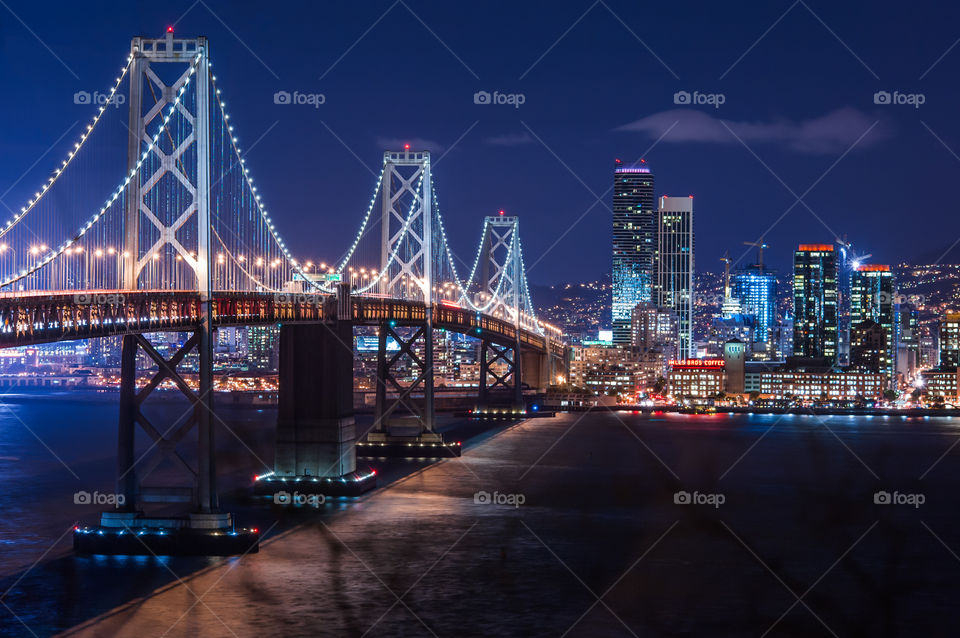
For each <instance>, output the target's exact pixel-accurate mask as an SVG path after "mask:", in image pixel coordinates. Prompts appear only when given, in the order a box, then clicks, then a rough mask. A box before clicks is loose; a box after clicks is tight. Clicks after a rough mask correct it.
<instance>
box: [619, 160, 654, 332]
mask: <svg viewBox="0 0 960 638" xmlns="http://www.w3.org/2000/svg"><path fill="white" fill-rule="evenodd" d="M613 173H614V174H613V177H614V181H613V270H612V283H613V299H612V301H613V303H612V307H613V343H614V344H618V345H630V313H631V312H632V311H633V308H634V306H636V305H637V304H638V303H640V302H641V301H650V300H651V290H652V287H653V284H654V277H655V271H654V258H655V253H656V249H657V214H656V211H655V210H654V197H653V173H651V172H650V168H649V167H647V166H646V163H645V162H644V160H640V164H639V165H636V166H624V165H623V164H622V163H621V162H620V160H617V163H616V167H615V168H614V171H613Z"/></svg>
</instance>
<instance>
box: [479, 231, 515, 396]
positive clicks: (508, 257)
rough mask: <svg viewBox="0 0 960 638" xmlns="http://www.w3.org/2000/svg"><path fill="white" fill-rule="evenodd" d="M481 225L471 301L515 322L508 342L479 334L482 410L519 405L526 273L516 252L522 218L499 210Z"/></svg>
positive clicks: (492, 313) (495, 314) (489, 311)
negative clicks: (477, 270) (476, 288)
mask: <svg viewBox="0 0 960 638" xmlns="http://www.w3.org/2000/svg"><path fill="white" fill-rule="evenodd" d="M483 229H484V230H483V238H482V239H481V244H480V256H479V259H480V280H479V281H480V290H479V292H478V293H477V295H476V299H475V301H474V303H475V304H476V305H477V306H479V307H481V308H482V307H486V306H489V308H488V310H487V313H488V314H491V315H493V316H495V317H499V318H501V319H505V320H508V321H510V322H511V323H513V325H514V328H515V329H516V338H515V339H514V341H513V342H512V343H496V342H494V341H492V340H490V339H488V338H486V337H484V336H481V339H480V387H479V390H480V392H479V394H480V396H479V400H480V406H479V407H480V409H486V408H488V407H490V406H491V405H492V404H501V405H502V404H504V403H507V402H509V403H512V407H514V408H516V409H522V408H523V387H522V385H521V368H522V367H523V366H522V362H523V356H522V351H521V344H520V329H521V327H522V325H521V318H522V311H523V286H524V281H525V280H524V277H525V275H524V272H523V261H522V259H521V254H520V219H519V218H518V217H516V216H505V215H503V214H502V213H501V214H500V215H492V216H488V217H487V218H486V219H485V220H484V224H483ZM498 364H499V365H498Z"/></svg>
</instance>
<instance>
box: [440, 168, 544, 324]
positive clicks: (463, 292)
mask: <svg viewBox="0 0 960 638" xmlns="http://www.w3.org/2000/svg"><path fill="white" fill-rule="evenodd" d="M430 187H431V188H430V190H431V192H432V193H433V203H434V207H435V208H436V210H437V219H438V221H439V225H440V234H441V236H442V237H443V243H444V248H445V249H446V253H447V261H448V262H450V267H451V269H452V270H453V276H454V279H456V283H457V286H458V287H459V288H460V298H461V300H462V301H463V302H465V303H466V304H467V306H469V307H470V309H471V310H473V311H475V312H486V311H487V310H489V309H490V308H491V307H492V306H494V305H495V303H496V300H497V298H498V297H499V295H500V290H501V288H502V287H503V280H504V279H505V277H504V276H503V275H502V274H501V276H500V277H499V278H498V279H497V287H496V289H495V290H494V292H493V295H491V297H490V301H488V302H487V304H486V305H484V306H478V305H476V304H475V303H473V301H472V300H471V299H470V296H469V288H468V287H464V286H463V282H462V281H461V280H460V276H459V275H458V274H457V267H456V264H454V262H453V256H452V254H451V253H450V242H448V241H447V233H446V231H445V230H444V228H443V216H442V215H441V214H440V202H439V201H438V200H437V190H436V188H435V187H434V186H433V177H432V176H431V178H430ZM488 225H489V222H488V221H487V220H486V219H484V220H483V230H482V231H481V234H480V238H481V239H480V246H479V247H478V248H477V256H476V258H475V259H474V261H473V267H472V268H471V269H470V278H469V279H468V280H467V286H471V285H473V277H474V275H476V272H477V266H478V265H479V263H480V256H481V254H482V253H483V237H485V236H486V232H487V226H488ZM516 236H517V233H514V234H513V236H511V238H510V247H509V249H508V251H507V254H508V255H510V254H512V252H513V250H514V244H513V241H514V239H515V238H516ZM520 263H523V257H522V254H521V262H520ZM529 294H530V293H529V291H528V292H527V298H528V299H529ZM518 312H519V310H518ZM534 320H536V319H534Z"/></svg>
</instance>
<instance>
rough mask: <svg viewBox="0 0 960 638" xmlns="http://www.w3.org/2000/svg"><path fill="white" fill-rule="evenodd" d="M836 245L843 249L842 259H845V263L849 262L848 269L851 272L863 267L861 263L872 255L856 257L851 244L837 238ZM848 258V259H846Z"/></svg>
mask: <svg viewBox="0 0 960 638" xmlns="http://www.w3.org/2000/svg"><path fill="white" fill-rule="evenodd" d="M837 243H838V244H839V245H840V247H841V248H843V254H844V257H845V258H847V261H849V262H850V267H851V268H852V269H853V270H856V269H857V268H859V267H860V266H862V265H863V262H865V261H866V260H868V259H870V258H871V257H873V253H867V254H866V255H858V254H857V253H856V251H854V250H853V244H851V243H850V242H848V241H846V240H844V239H840V238H839V237H837ZM848 256H849V257H848Z"/></svg>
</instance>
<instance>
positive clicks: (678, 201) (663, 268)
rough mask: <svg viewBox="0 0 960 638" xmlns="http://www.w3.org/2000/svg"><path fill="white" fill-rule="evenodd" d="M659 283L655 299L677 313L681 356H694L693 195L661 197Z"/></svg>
mask: <svg viewBox="0 0 960 638" xmlns="http://www.w3.org/2000/svg"><path fill="white" fill-rule="evenodd" d="M657 217H658V230H657V236H658V241H657V262H656V263H657V284H656V289H655V294H654V297H655V299H654V301H655V302H656V303H657V305H659V306H661V307H664V308H669V309H671V310H673V311H674V312H676V313H677V326H678V333H679V336H680V338H679V341H678V347H677V353H678V356H679V357H680V358H687V357H695V356H696V354H697V352H696V346H695V344H694V343H693V267H694V262H693V247H694V246H693V195H690V196H689V197H667V196H666V195H664V196H662V197H661V198H660V202H659V205H658V207H657Z"/></svg>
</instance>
